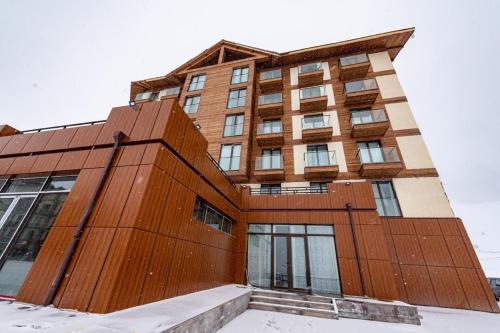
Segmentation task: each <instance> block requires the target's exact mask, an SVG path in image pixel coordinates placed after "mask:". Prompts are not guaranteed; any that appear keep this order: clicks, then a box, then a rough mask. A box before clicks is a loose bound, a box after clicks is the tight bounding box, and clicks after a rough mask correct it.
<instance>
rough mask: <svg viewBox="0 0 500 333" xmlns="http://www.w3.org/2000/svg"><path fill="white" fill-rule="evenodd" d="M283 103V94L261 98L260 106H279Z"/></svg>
mask: <svg viewBox="0 0 500 333" xmlns="http://www.w3.org/2000/svg"><path fill="white" fill-rule="evenodd" d="M282 102H283V95H282V94H281V93H275V94H268V95H260V96H259V105H267V104H277V103H282Z"/></svg>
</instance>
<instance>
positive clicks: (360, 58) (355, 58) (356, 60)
mask: <svg viewBox="0 0 500 333" xmlns="http://www.w3.org/2000/svg"><path fill="white" fill-rule="evenodd" d="M364 62H368V56H367V55H366V53H361V54H355V55H352V56H347V57H342V58H340V65H341V66H349V65H355V64H361V63H364Z"/></svg>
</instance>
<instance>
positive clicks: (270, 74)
mask: <svg viewBox="0 0 500 333" xmlns="http://www.w3.org/2000/svg"><path fill="white" fill-rule="evenodd" d="M280 77H281V69H274V70H272V71H265V72H261V73H260V80H261V81H264V80H271V79H277V78H280Z"/></svg>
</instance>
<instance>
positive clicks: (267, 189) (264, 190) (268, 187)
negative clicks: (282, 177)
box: [260, 184, 281, 194]
mask: <svg viewBox="0 0 500 333" xmlns="http://www.w3.org/2000/svg"><path fill="white" fill-rule="evenodd" d="M280 193H281V184H262V185H260V194H280Z"/></svg>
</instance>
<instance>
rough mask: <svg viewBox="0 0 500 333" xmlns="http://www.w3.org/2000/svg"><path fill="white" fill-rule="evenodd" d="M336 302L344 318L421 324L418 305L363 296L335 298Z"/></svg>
mask: <svg viewBox="0 0 500 333" xmlns="http://www.w3.org/2000/svg"><path fill="white" fill-rule="evenodd" d="M335 303H336V304H337V309H338V315H339V316H340V317H342V318H351V319H364V320H375V321H382V322H388V323H404V324H412V325H420V318H419V315H418V309H417V307H416V306H412V305H409V304H405V303H401V302H383V301H377V300H372V299H361V298H360V299H353V298H343V299H335Z"/></svg>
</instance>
